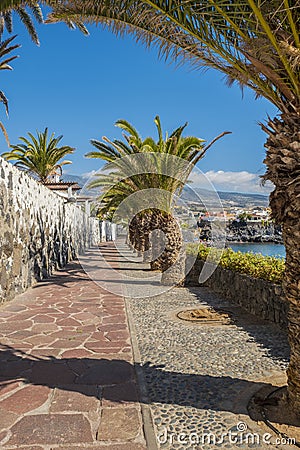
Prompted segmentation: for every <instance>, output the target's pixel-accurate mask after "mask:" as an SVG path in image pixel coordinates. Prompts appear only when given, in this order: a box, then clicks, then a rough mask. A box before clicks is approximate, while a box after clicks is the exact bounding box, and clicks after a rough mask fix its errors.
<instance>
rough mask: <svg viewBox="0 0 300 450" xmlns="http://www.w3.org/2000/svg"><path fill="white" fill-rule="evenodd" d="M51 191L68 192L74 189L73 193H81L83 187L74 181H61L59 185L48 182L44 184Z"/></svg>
mask: <svg viewBox="0 0 300 450" xmlns="http://www.w3.org/2000/svg"><path fill="white" fill-rule="evenodd" d="M44 184H45V186H47V187H48V188H49V189H51V190H53V191H67V190H68V188H69V187H72V191H79V190H80V189H81V187H80V186H79V184H77V183H76V182H74V181H69V182H68V181H60V182H59V183H53V182H49V181H48V182H46V183H44Z"/></svg>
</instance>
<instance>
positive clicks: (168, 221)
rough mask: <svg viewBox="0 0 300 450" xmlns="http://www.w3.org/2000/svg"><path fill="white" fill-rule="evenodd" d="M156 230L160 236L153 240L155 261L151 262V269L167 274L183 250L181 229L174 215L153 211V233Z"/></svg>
mask: <svg viewBox="0 0 300 450" xmlns="http://www.w3.org/2000/svg"><path fill="white" fill-rule="evenodd" d="M154 230H160V235H157V238H156V239H153V240H152V254H153V255H154V258H155V259H153V260H152V261H151V269H152V270H160V271H162V272H165V271H166V270H167V269H169V268H170V267H171V266H172V265H173V264H174V263H175V262H176V261H177V259H178V256H179V253H180V251H181V249H182V244H183V239H182V233H181V229H180V227H179V224H178V222H177V220H176V219H175V217H174V216H173V215H172V214H169V213H166V212H163V211H160V210H153V211H152V220H151V231H154ZM155 255H158V256H157V257H155Z"/></svg>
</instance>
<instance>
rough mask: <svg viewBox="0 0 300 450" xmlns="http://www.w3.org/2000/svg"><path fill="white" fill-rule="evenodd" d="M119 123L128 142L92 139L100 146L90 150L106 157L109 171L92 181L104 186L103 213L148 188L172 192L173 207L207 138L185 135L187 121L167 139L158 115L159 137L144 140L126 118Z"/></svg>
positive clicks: (93, 154) (166, 204)
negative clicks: (173, 195)
mask: <svg viewBox="0 0 300 450" xmlns="http://www.w3.org/2000/svg"><path fill="white" fill-rule="evenodd" d="M115 125H116V126H117V127H119V128H121V129H122V130H123V131H124V137H125V139H126V143H125V142H122V141H120V140H114V141H110V140H109V139H108V138H106V137H103V141H98V140H91V143H92V145H93V146H94V147H96V149H97V150H96V151H92V152H89V153H87V154H86V157H88V158H100V159H102V160H105V161H106V165H105V166H104V169H106V170H107V171H109V173H108V174H101V175H98V176H97V178H96V179H95V180H94V181H93V182H92V183H91V184H90V187H99V186H101V188H102V191H103V195H102V197H101V203H102V205H103V206H102V210H101V211H102V213H104V212H105V213H108V212H112V211H114V210H115V209H116V208H117V207H118V205H119V204H120V203H121V202H122V200H124V198H127V197H128V196H129V195H131V194H132V193H134V192H139V191H143V190H145V189H160V190H164V191H165V192H169V193H170V194H171V195H169V196H168V195H166V196H165V198H164V207H165V208H167V209H168V208H170V203H171V198H172V194H173V193H175V192H176V191H178V189H180V188H182V187H183V186H184V184H185V182H186V181H187V178H188V175H189V173H190V171H191V170H192V168H193V165H194V164H195V163H196V162H198V161H199V159H200V158H201V157H203V156H204V154H205V151H206V148H205V147H204V145H203V143H204V141H203V139H199V138H197V137H193V136H190V137H183V136H182V133H183V131H184V129H185V127H186V125H187V124H185V125H184V126H181V127H179V128H177V129H176V130H175V131H173V133H172V134H171V135H170V136H166V138H165V139H164V138H163V133H162V128H161V123H160V118H159V117H158V116H157V117H156V118H155V125H156V128H157V132H158V140H157V141H155V140H154V139H153V138H151V137H147V138H146V139H144V140H143V139H142V138H141V136H140V135H139V133H138V131H137V130H136V129H135V128H134V127H133V125H131V124H130V123H129V122H127V121H126V120H118V121H117V122H116V124H115ZM141 174H142V176H141ZM158 205H159V201H158V204H157V206H158Z"/></svg>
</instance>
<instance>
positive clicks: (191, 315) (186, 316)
mask: <svg viewBox="0 0 300 450" xmlns="http://www.w3.org/2000/svg"><path fill="white" fill-rule="evenodd" d="M177 317H178V318H179V319H181V320H186V321H188V322H198V323H201V324H210V325H226V324H230V323H231V314H230V312H228V311H224V310H218V311H216V310H215V309H214V308H200V309H187V310H185V311H180V312H179V313H178V314H177Z"/></svg>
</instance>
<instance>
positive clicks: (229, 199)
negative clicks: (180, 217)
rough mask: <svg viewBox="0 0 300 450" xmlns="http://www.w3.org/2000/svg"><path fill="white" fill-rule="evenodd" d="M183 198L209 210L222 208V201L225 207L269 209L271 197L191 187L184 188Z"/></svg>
mask: <svg viewBox="0 0 300 450" xmlns="http://www.w3.org/2000/svg"><path fill="white" fill-rule="evenodd" d="M218 197H219V198H218ZM181 198H182V200H184V201H186V202H193V203H200V204H201V203H202V205H203V206H204V205H205V206H206V207H207V208H210V207H218V206H220V200H221V203H222V205H223V207H230V206H232V207H238V208H249V207H252V206H262V207H267V206H268V204H269V197H268V196H267V195H262V194H246V193H241V192H222V191H217V192H216V191H209V190H207V189H202V188H197V187H193V188H191V186H185V187H184V189H183V192H182V195H181ZM219 199H220V200H219Z"/></svg>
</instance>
